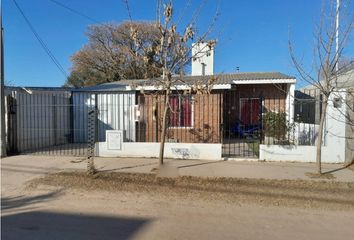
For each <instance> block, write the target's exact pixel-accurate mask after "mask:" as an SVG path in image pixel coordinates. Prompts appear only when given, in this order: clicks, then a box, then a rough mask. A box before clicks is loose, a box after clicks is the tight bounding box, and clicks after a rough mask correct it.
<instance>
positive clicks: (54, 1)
mask: <svg viewBox="0 0 354 240" xmlns="http://www.w3.org/2000/svg"><path fill="white" fill-rule="evenodd" d="M48 1H50V2H52V3H54V4H56V5H58V6H60V7H62V8H65V9H66V10H69V11H70V12H72V13H75V14H77V15H79V16H81V17H83V18H85V19H87V20H89V21H91V22H94V23H100V22H99V21H97V20H96V19H94V18H92V17H90V16H88V15H86V14H84V13H82V12H79V11H78V10H75V9H73V8H71V7H68V6H66V5H64V4H63V3H61V2H58V1H56V0H48Z"/></svg>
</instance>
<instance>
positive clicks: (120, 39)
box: [66, 22, 162, 87]
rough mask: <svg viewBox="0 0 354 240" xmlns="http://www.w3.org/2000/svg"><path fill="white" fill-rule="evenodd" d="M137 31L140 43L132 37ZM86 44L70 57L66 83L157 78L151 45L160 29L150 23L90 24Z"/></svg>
mask: <svg viewBox="0 0 354 240" xmlns="http://www.w3.org/2000/svg"><path fill="white" fill-rule="evenodd" d="M132 28H133V29H135V30H136V33H135V34H136V36H135V37H136V38H137V39H139V44H136V42H135V41H134V40H133V39H132V35H131V29H132ZM86 35H87V37H88V43H87V44H86V45H85V46H84V47H83V48H82V49H80V50H79V51H78V52H76V53H75V54H74V55H73V56H72V57H71V60H72V63H73V66H72V69H71V73H70V76H69V77H68V79H67V82H66V85H68V86H74V87H82V86H90V85H96V84H100V83H105V82H113V81H119V80H122V79H141V78H147V77H157V76H160V75H161V74H162V72H161V69H160V68H156V67H152V64H157V65H158V63H159V61H158V59H156V58H154V57H155V56H154V53H152V52H151V51H149V50H150V49H152V46H155V45H159V42H160V36H159V29H158V28H157V27H156V24H154V23H151V22H123V23H121V24H114V23H111V24H96V25H91V26H89V28H88V31H87V32H86ZM145 61H147V62H145Z"/></svg>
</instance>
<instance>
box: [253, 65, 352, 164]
mask: <svg viewBox="0 0 354 240" xmlns="http://www.w3.org/2000/svg"><path fill="white" fill-rule="evenodd" d="M331 84H332V85H333V91H332V93H331V95H330V96H329V101H328V107H327V112H326V118H325V129H324V132H323V146H322V162H327V163H345V164H349V163H351V162H352V161H353V160H354V137H353V136H354V112H353V110H354V64H349V65H347V66H346V67H344V68H342V69H341V70H340V72H339V75H338V77H337V79H334V80H333V81H332V83H331ZM321 99H322V96H321V92H320V90H319V89H317V88H316V87H314V86H312V85H310V86H305V87H303V88H301V89H299V90H296V91H295V101H294V105H295V106H294V110H295V112H294V122H295V124H294V129H293V138H294V140H295V141H294V145H293V146H279V145H278V146H276V145H273V146H264V145H263V146H262V145H261V147H260V148H261V153H260V158H261V159H265V160H275V161H278V160H291V161H306V162H314V161H315V159H316V146H315V145H316V143H317V140H318V131H319V122H320V116H321V113H322V102H321Z"/></svg>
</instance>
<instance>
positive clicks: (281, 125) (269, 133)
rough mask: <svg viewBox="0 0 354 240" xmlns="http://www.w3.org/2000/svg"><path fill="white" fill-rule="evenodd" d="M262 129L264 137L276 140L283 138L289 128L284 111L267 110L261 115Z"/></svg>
mask: <svg viewBox="0 0 354 240" xmlns="http://www.w3.org/2000/svg"><path fill="white" fill-rule="evenodd" d="M263 129H264V135H265V136H266V137H273V138H276V139H278V140H282V139H285V136H286V135H287V133H288V131H289V130H290V128H289V127H288V124H287V120H286V113H285V112H279V113H277V112H267V113H266V114H264V116H263Z"/></svg>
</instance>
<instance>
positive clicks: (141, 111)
mask: <svg viewBox="0 0 354 240" xmlns="http://www.w3.org/2000/svg"><path fill="white" fill-rule="evenodd" d="M211 77H215V78H216V81H215V82H214V84H213V86H212V89H211V91H210V93H209V94H195V93H194V94H193V93H189V91H188V90H189V88H190V86H191V85H193V84H194V83H196V82H198V83H199V84H203V83H205V82H206V81H208V79H210V78H211ZM174 78H175V84H174V86H173V87H172V89H173V93H172V95H171V97H170V101H169V104H170V107H171V113H170V116H169V119H168V128H167V136H166V137H167V140H166V141H167V145H166V146H167V147H166V149H167V151H166V154H167V157H180V158H201V159H221V158H222V157H229V158H230V157H239V158H249V157H252V158H257V157H258V156H257V154H258V147H259V143H260V142H261V141H262V135H261V134H262V116H263V114H264V113H266V112H287V113H289V114H287V116H288V118H289V120H290V119H291V114H290V113H291V112H293V109H292V107H293V105H292V104H291V102H292V96H293V94H291V91H293V89H294V84H295V82H296V79H295V78H294V77H290V76H287V75H285V74H281V73H273V72H270V73H234V74H218V75H212V76H184V77H183V80H179V79H178V77H177V76H176V77H174ZM159 81H160V79H149V80H144V81H142V80H139V84H136V82H137V81H134V80H133V81H132V83H134V84H131V83H130V84H129V83H126V82H125V83H124V84H123V83H107V84H102V85H99V86H96V87H90V88H89V89H88V88H86V89H85V88H84V89H81V90H78V91H77V92H74V93H73V97H74V99H76V98H77V96H78V94H81V95H82V94H83V93H85V94H86V97H83V98H81V103H83V102H85V101H86V102H87V99H88V97H87V96H88V94H90V95H91V96H93V95H92V94H98V96H100V97H98V98H97V99H98V101H99V102H98V103H97V104H98V112H99V114H98V119H99V123H98V125H99V126H104V127H99V129H98V135H99V136H100V137H99V139H100V143H98V145H97V146H98V147H97V151H98V153H97V154H98V155H101V156H135V157H143V156H148V157H157V156H158V155H157V154H158V148H159V144H158V142H159V141H160V138H161V129H162V128H161V124H162V113H163V111H164V107H165V106H164V97H163V95H161V94H159V93H158V89H159V86H158V84H157V83H158V82H159ZM114 84H119V86H120V91H121V93H120V94H128V93H129V94H132V91H133V90H135V98H132V97H130V99H131V100H130V102H129V101H126V104H127V105H125V107H126V109H125V110H122V114H121V116H123V115H124V114H125V116H130V118H129V119H130V120H128V119H126V120H125V121H124V124H121V125H120V126H118V125H115V124H114V121H116V120H114V119H115V117H114V116H116V118H118V110H117V109H123V108H124V107H123V105H122V106H119V105H117V102H116V104H113V102H111V104H109V105H110V106H111V108H106V109H105V110H103V107H102V104H104V101H106V102H107V101H110V100H109V99H111V98H112V94H118V92H117V89H116V88H115V87H113V86H116V85H114ZM132 85H134V87H132ZM124 86H125V90H124ZM110 87H111V88H110ZM99 89H105V90H104V91H105V92H104V94H103V93H102V92H99V91H100V90H99ZM123 90H124V91H125V93H122V91H123ZM100 99H106V100H100ZM107 99H108V100H107ZM75 102H76V100H74V103H75ZM107 103H108V102H107ZM100 106H101V107H100ZM112 106H113V107H112ZM77 118H78V119H80V117H77ZM106 130H120V131H123V132H122V135H124V137H123V138H122V139H123V142H122V146H123V147H122V149H119V150H117V151H115V150H112V151H110V150H109V149H108V148H107V146H108V142H106V141H108V140H107V139H106V135H105V131H106ZM105 139H106V140H105ZM139 149H140V150H141V151H139ZM147 149H148V150H147Z"/></svg>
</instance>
